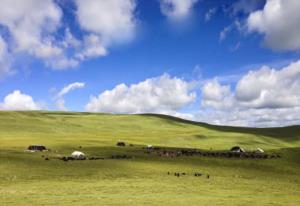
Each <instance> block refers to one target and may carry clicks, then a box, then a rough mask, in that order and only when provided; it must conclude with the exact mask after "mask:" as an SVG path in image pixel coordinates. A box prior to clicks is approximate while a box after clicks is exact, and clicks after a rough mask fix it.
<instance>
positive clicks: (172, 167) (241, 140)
mask: <svg viewBox="0 0 300 206" xmlns="http://www.w3.org/2000/svg"><path fill="white" fill-rule="evenodd" d="M118 141H124V142H125V143H126V145H128V144H132V145H133V146H125V147H116V146H115V145H116V142H118ZM31 144H41V145H45V146H46V147H47V148H50V149H51V151H50V152H36V153H28V152H25V151H24V150H25V149H26V148H27V147H28V146H29V145H31ZM149 144H150V145H155V146H158V147H163V148H170V149H174V148H181V149H183V148H186V149H188V148H195V149H201V150H203V151H228V150H229V149H230V148H231V147H232V146H235V145H239V146H241V147H243V148H245V149H246V150H248V151H250V150H255V149H256V148H258V147H259V148H262V149H264V150H265V151H266V152H267V153H276V154H280V156H281V158H277V159H239V158H221V157H203V156H192V157H187V156H180V157H175V158H168V157H159V156H157V155H154V154H152V153H151V154H148V153H146V152H145V149H143V147H145V145H149ZM74 150H80V151H83V152H84V153H85V154H86V155H87V156H100V157H104V158H105V159H104V160H95V161H90V160H86V161H68V162H64V161H61V160H58V159H51V158H50V160H49V161H45V159H44V158H43V157H42V156H49V157H59V156H68V155H70V153H71V152H72V151H74ZM112 155H128V156H130V157H132V158H130V159H111V158H109V157H111V156H112ZM168 172H169V173H170V175H168ZM174 172H182V173H186V175H184V176H181V177H176V176H174V175H173V173H174ZM195 172H200V173H201V174H203V175H202V176H201V177H195V176H194V173H195ZM299 174H300V126H290V127H282V128H243V127H228V126H227V127H225V126H215V125H209V124H205V123H199V122H192V121H187V120H183V119H179V118H175V117H171V116H166V115H157V114H141V115H112V114H96V113H73V112H48V111H41V112H39V111H36V112H35V111H33V112H13V111H12V112H0V202H2V203H3V204H2V205H148V204H149V202H151V204H152V205H199V204H200V203H201V205H299V204H300V176H299ZM207 175H209V177H210V178H207Z"/></svg>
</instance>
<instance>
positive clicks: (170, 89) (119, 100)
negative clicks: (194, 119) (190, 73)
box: [86, 74, 196, 114]
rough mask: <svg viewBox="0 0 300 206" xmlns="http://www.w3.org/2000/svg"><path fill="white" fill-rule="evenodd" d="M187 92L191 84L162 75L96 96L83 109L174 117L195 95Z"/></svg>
mask: <svg viewBox="0 0 300 206" xmlns="http://www.w3.org/2000/svg"><path fill="white" fill-rule="evenodd" d="M191 89H192V84H191V83H189V82H186V81H184V80H182V79H180V78H176V77H174V78H171V77H170V76H169V75H167V74H164V75H162V76H160V77H156V78H151V79H146V80H145V81H143V82H140V83H138V84H132V85H130V86H127V85H125V84H119V85H117V86H116V87H115V88H114V89H112V90H107V91H105V92H103V93H101V94H99V95H98V97H91V99H90V102H89V103H88V104H87V105H86V110H87V111H92V112H110V113H164V114H171V113H172V114H175V113H176V111H177V110H178V109H180V108H182V107H183V106H185V105H187V104H189V103H191V102H192V101H193V100H194V99H195V97H196V94H195V93H194V92H192V91H191Z"/></svg>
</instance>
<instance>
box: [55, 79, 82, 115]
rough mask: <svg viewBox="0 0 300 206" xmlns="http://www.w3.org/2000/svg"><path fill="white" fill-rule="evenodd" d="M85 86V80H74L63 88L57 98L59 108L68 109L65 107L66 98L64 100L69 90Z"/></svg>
mask: <svg viewBox="0 0 300 206" xmlns="http://www.w3.org/2000/svg"><path fill="white" fill-rule="evenodd" d="M84 87H85V83H84V82H74V83H71V84H68V85H67V86H65V87H64V88H62V89H61V90H60V91H59V92H58V94H57V96H56V98H55V100H56V106H57V108H58V109H59V110H67V108H66V107H65V100H64V96H65V95H66V94H68V93H69V92H71V91H73V90H75V89H81V88H84Z"/></svg>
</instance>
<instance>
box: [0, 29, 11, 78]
mask: <svg viewBox="0 0 300 206" xmlns="http://www.w3.org/2000/svg"><path fill="white" fill-rule="evenodd" d="M11 70H12V69H11V57H10V56H9V53H8V50H7V45H6V42H5V41H4V40H3V38H2V36H1V35H0V79H2V78H3V77H4V76H6V75H8V74H10V73H12V71H11Z"/></svg>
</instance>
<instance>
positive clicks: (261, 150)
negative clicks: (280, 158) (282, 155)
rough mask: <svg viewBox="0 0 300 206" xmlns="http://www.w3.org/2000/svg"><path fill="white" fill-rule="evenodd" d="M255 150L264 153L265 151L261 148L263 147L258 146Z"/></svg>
mask: <svg viewBox="0 0 300 206" xmlns="http://www.w3.org/2000/svg"><path fill="white" fill-rule="evenodd" d="M255 152H256V153H264V152H265V151H264V150H263V149H261V148H257V149H256V151H255Z"/></svg>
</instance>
